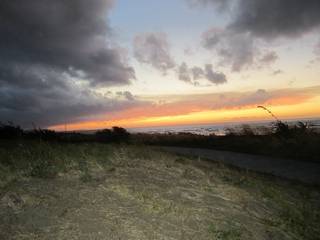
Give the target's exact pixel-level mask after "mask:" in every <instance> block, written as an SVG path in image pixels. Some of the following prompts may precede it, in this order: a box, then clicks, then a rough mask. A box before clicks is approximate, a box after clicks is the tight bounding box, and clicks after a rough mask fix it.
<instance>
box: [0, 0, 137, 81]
mask: <svg viewBox="0 0 320 240" xmlns="http://www.w3.org/2000/svg"><path fill="white" fill-rule="evenodd" d="M112 2H113V1H111V0H93V1H90V3H89V2H88V1H86V0H68V1H64V0H55V1H51V0H32V1H20V0H3V1H1V3H0V16H1V17H0V33H1V38H0V52H1V62H0V64H1V66H6V65H9V66H7V68H10V67H11V66H13V65H14V66H15V67H16V66H17V65H19V66H17V67H18V68H19V67H20V66H23V67H25V68H28V67H32V68H33V69H35V68H36V67H37V66H39V65H40V66H41V67H45V68H48V69H53V70H55V71H59V72H61V73H64V72H65V73H69V74H71V73H73V74H76V73H78V72H82V73H83V76H84V77H85V78H86V79H87V80H89V81H90V83H91V84H92V85H111V84H127V83H129V81H130V79H131V78H133V77H134V71H133V69H132V68H130V67H129V66H127V65H126V64H125V63H124V61H123V60H122V56H121V54H120V52H119V51H118V50H117V49H115V48H112V47H110V45H111V42H110V41H109V44H108V42H107V41H108V37H109V35H110V27H109V26H108V24H107V18H106V16H107V13H108V11H109V9H110V8H111V5H112ZM108 45H109V46H108ZM71 70H73V71H71ZM8 75H9V73H8ZM7 77H8V78H10V76H7ZM12 77H13V79H11V80H10V81H14V80H15V78H14V76H12Z"/></svg>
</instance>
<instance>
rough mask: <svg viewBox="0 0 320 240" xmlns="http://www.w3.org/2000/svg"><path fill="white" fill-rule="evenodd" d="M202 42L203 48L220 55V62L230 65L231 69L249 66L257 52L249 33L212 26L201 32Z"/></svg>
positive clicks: (237, 69) (235, 69) (238, 69)
mask: <svg viewBox="0 0 320 240" xmlns="http://www.w3.org/2000/svg"><path fill="white" fill-rule="evenodd" d="M202 42H203V46H204V48H206V49H208V50H212V51H214V52H215V53H216V54H217V55H218V56H219V57H220V59H221V61H220V64H222V65H230V66H231V69H232V70H233V71H240V70H242V69H244V68H248V67H249V66H251V65H252V64H253V63H254V58H255V56H256V54H257V49H256V47H255V42H254V39H253V38H252V36H251V34H249V33H235V32H233V31H229V30H219V29H216V28H212V29H210V30H208V31H207V32H205V33H204V34H203V37H202Z"/></svg>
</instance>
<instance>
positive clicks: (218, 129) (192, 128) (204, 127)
mask: <svg viewBox="0 0 320 240" xmlns="http://www.w3.org/2000/svg"><path fill="white" fill-rule="evenodd" d="M299 121H301V122H304V123H308V124H309V125H310V126H312V127H313V128H316V129H317V130H320V119H301V120H297V119H294V120H286V121H283V122H286V123H288V124H289V125H291V124H292V125H293V124H295V123H297V122H299ZM273 123H274V121H259V122H237V123H221V124H199V125H180V126H165V127H163V126H162V127H146V128H131V129H128V130H129V132H132V133H149V134H152V133H179V132H183V133H193V134H199V135H210V134H215V135H219V136H223V135H225V134H226V132H227V129H228V128H233V129H237V128H240V127H241V126H243V125H244V124H245V125H249V126H250V127H252V128H259V127H266V128H272V124H273Z"/></svg>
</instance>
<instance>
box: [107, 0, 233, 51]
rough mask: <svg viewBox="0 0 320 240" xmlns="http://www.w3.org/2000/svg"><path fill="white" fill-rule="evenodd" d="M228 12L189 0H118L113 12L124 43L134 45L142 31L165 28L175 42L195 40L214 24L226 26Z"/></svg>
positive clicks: (116, 28)
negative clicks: (191, 3) (192, 4)
mask: <svg viewBox="0 0 320 240" xmlns="http://www.w3.org/2000/svg"><path fill="white" fill-rule="evenodd" d="M226 17H227V16H224V15H221V14H219V13H217V12H216V11H214V9H213V8H210V7H206V8H204V7H202V6H196V7H195V6H194V7H192V6H190V5H189V4H188V3H187V0H163V1H156V0H153V1H150V0H135V1H133V0H118V1H116V5H115V7H114V9H113V10H112V11H111V14H110V16H109V18H110V21H111V25H112V27H114V29H115V31H116V34H117V35H118V36H117V37H119V39H120V41H121V43H122V44H124V45H125V46H127V47H130V45H131V43H132V39H133V38H134V36H135V35H136V34H138V33H142V32H165V33H167V34H168V38H169V40H170V42H173V44H174V45H179V44H193V43H195V41H199V39H200V36H201V34H202V33H203V32H204V31H206V30H207V29H208V28H210V27H211V26H215V27H219V26H221V27H222V26H224V25H225V24H226V22H227V19H226Z"/></svg>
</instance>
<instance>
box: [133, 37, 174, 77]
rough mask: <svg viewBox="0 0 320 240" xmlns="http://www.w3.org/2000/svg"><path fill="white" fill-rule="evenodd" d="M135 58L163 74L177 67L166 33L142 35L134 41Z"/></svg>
mask: <svg viewBox="0 0 320 240" xmlns="http://www.w3.org/2000/svg"><path fill="white" fill-rule="evenodd" d="M134 57H135V58H136V59H137V61H139V62H140V63H144V64H149V65H151V66H152V67H154V68H156V69H158V70H159V71H161V72H162V73H166V72H167V71H168V70H169V69H172V68H174V67H175V66H176V64H175V61H174V59H173V57H172V56H171V53H170V45H169V43H168V40H167V36H166V34H165V33H142V34H140V35H138V36H136V37H135V39H134Z"/></svg>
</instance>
